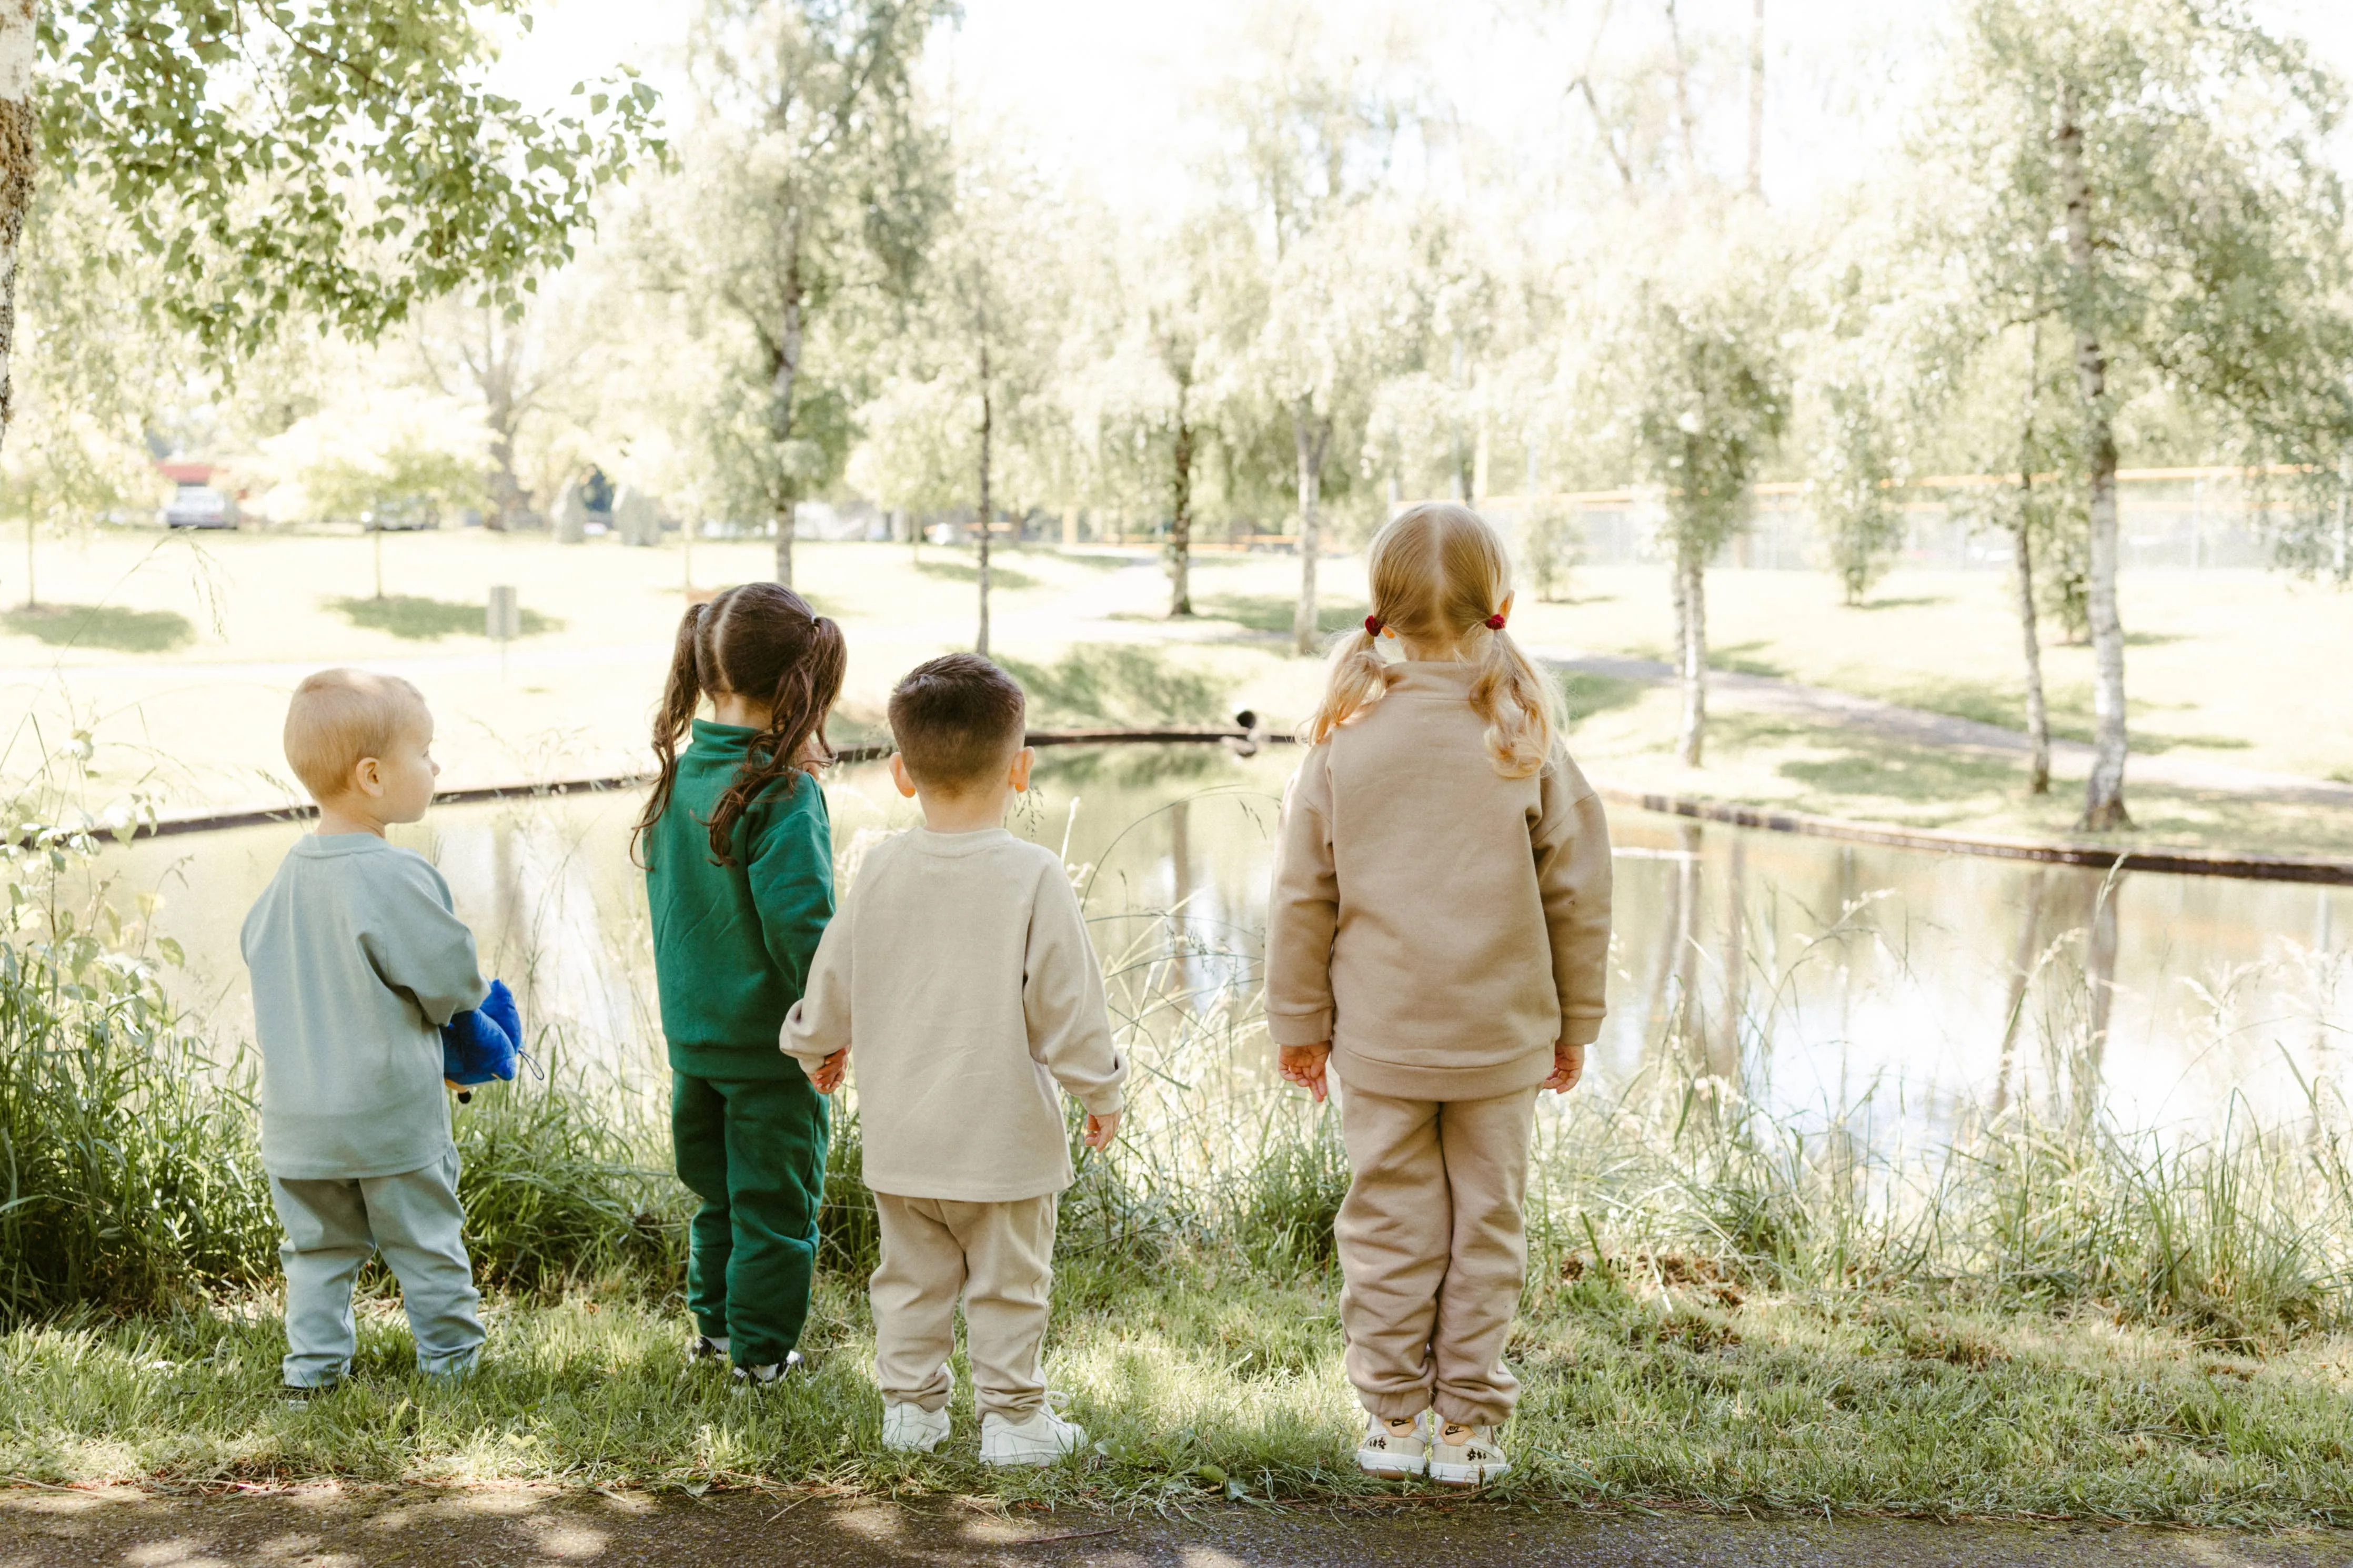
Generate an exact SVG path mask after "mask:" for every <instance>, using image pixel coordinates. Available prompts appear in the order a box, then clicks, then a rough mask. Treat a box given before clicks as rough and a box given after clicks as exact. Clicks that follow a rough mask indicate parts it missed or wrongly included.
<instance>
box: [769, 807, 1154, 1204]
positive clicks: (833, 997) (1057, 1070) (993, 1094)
mask: <svg viewBox="0 0 2353 1568" xmlns="http://www.w3.org/2000/svg"><path fill="white" fill-rule="evenodd" d="M780 1044H781V1046H782V1048H783V1049H784V1051H785V1053H786V1055H788V1056H791V1057H794V1058H797V1059H798V1060H799V1061H800V1063H801V1064H802V1066H803V1067H805V1068H809V1069H811V1070H814V1069H815V1068H817V1066H818V1064H819V1063H820V1062H822V1061H824V1060H825V1058H828V1057H829V1056H831V1055H832V1054H833V1053H834V1052H835V1051H837V1050H839V1049H840V1048H842V1047H845V1046H847V1047H849V1069H850V1071H851V1072H852V1073H853V1074H854V1075H855V1076H856V1079H857V1082H858V1125H859V1132H860V1137H861V1139H862V1140H863V1142H864V1144H865V1157H866V1164H865V1171H864V1175H865V1179H866V1184H867V1185H868V1186H869V1187H871V1188H872V1189H873V1190H874V1191H876V1192H878V1193H891V1194H895V1195H897V1196H899V1197H902V1198H950V1199H955V1200H958V1201H961V1202H965V1203H1004V1202H1008V1201H1010V1200H1013V1199H1016V1198H1034V1197H1038V1196H1040V1195H1042V1194H1047V1193H1058V1192H1060V1191H1061V1190H1062V1189H1063V1188H1064V1187H1067V1186H1069V1185H1070V1184H1071V1153H1070V1141H1069V1138H1068V1135H1067V1133H1066V1131H1065V1130H1064V1127H1063V1122H1062V1107H1061V1101H1060V1100H1059V1099H1058V1098H1057V1097H1056V1094H1055V1086H1056V1085H1057V1084H1060V1086H1061V1087H1062V1088H1063V1089H1067V1090H1069V1091H1070V1093H1071V1098H1072V1099H1074V1100H1078V1101H1079V1102H1080V1103H1081V1104H1082V1105H1084V1106H1085V1107H1086V1108H1087V1110H1090V1111H1092V1112H1094V1113H1097V1114H1103V1113H1106V1112H1109V1111H1114V1110H1119V1109H1120V1104H1121V1100H1120V1085H1121V1083H1122V1082H1123V1081H1124V1079H1126V1077H1127V1064H1126V1063H1125V1062H1124V1061H1123V1060H1122V1059H1121V1058H1120V1054H1119V1052H1118V1050H1117V1049H1116V1048H1115V1047H1113V1044H1112V1038H1111V1022H1110V1017H1109V1015H1108V1014H1107V1012H1106V1010H1105V1007H1104V1005H1103V971H1102V970H1101V968H1100V967H1098V966H1097V964H1096V963H1095V953H1094V947H1093V944H1092V943H1091V942H1088V940H1087V927H1086V920H1085V918H1084V916H1082V914H1081V913H1080V911H1079V900H1078V898H1077V896H1076V895H1075V894H1073V893H1072V892H1071V879H1070V877H1069V875H1068V874H1067V873H1066V872H1065V871H1064V870H1063V869H1062V862H1061V860H1060V858H1059V857H1057V856H1056V855H1055V854H1054V852H1053V851H1052V850H1050V849H1047V848H1044V847H1040V846H1039V845H1035V844H1030V843H1027V842H1024V841H1023V840H1021V839H1018V838H1016V837H1013V835H1011V834H1010V833H1008V832H1007V831H1005V829H1003V828H1001V827H992V828H988V829H986V830H984V831H982V832H978V833H934V832H932V831H930V830H929V829H927V828H920V827H919V828H916V829H914V830H913V832H909V833H902V834H901V835H899V836H898V837H895V838H891V839H887V840H885V841H884V842H882V843H881V844H878V845H876V846H875V847H873V848H872V849H871V850H869V851H868V852H867V855H866V859H865V863H864V864H863V865H862V866H860V868H859V872H858V879H857V881H856V882H855V883H853V884H852V885H851V887H850V889H849V897H848V898H846V899H844V900H842V903H841V908H840V909H839V910H838V911H837V912H836V913H835V915H834V917H833V923H832V924H830V925H828V926H827V927H826V928H825V938H824V940H823V941H822V942H818V949H817V957H816V959H815V960H814V961H813V962H812V963H811V964H810V966H809V983H808V992H807V994H806V995H805V996H803V997H802V998H801V1000H800V1001H799V1002H797V1003H796V1004H794V1005H793V1010H792V1013H791V1015H790V1016H787V1017H786V1020H785V1028H784V1035H783V1038H782V1040H781V1042H780Z"/></svg>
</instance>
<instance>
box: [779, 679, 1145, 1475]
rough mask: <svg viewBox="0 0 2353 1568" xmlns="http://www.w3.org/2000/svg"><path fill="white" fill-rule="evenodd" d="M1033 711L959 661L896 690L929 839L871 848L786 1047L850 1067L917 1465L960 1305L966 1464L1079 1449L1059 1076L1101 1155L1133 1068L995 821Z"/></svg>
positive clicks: (890, 1396) (910, 791)
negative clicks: (1063, 1279)
mask: <svg viewBox="0 0 2353 1568" xmlns="http://www.w3.org/2000/svg"><path fill="white" fill-rule="evenodd" d="M1023 710H1024V701H1023V697H1022V692H1021V688H1020V686H1019V685H1018V683H1017V682H1016V681H1015V680H1014V679H1012V677H1010V676H1008V675H1007V674H1006V673H1005V672H1004V671H1003V670H1001V669H999V668H997V666H995V665H993V664H991V663H989V662H988V661H987V659H985V658H977V657H976V656H975V655H972V654H951V655H949V656H947V657H946V658H935V659H934V660H932V661H931V662H930V663H928V664H924V665H922V666H919V667H918V668H916V669H914V670H913V672H911V673H910V674H909V675H908V676H907V678H906V679H903V680H902V681H901V682H900V683H899V686H898V689H896V690H894V691H893V692H892V695H891V708H890V713H891V730H892V735H893V737H894V738H895V739H896V741H897V742H898V752H897V754H896V755H895V756H893V757H892V759H891V767H892V776H893V778H894V779H895V780H896V782H897V784H898V786H899V789H900V791H901V793H902V794H904V795H913V796H914V797H915V798H916V799H918V800H919V801H921V802H922V803H923V826H922V827H920V828H916V829H914V830H913V831H911V832H907V833H902V834H901V835H899V836H898V837H895V838H892V839H890V840H887V841H886V842H884V843H882V844H880V845H878V846H876V847H874V848H872V849H871V850H870V851H868V853H867V856H866V858H865V861H864V863H863V865H862V866H861V867H860V869H859V873H858V879H857V881H856V883H855V885H854V886H853V887H852V888H851V889H850V891H849V896H848V897H847V898H846V899H844V900H842V904H841V907H840V909H839V911H838V912H837V913H836V914H835V915H834V917H833V923H832V924H831V925H829V926H828V927H827V928H826V932H825V938H824V940H823V941H822V942H820V943H819V944H818V951H817V958H816V960H815V962H814V963H812V965H811V967H810V971H809V983H808V991H807V995H806V996H804V997H803V999H802V1000H801V1001H800V1002H799V1003H798V1004H797V1005H795V1006H794V1008H793V1011H792V1014H791V1016H790V1017H789V1018H788V1019H787V1020H786V1025H785V1030H784V1038H783V1042H782V1043H783V1048H784V1049H785V1051H786V1053H787V1054H789V1055H791V1056H793V1057H794V1058H797V1059H798V1060H799V1062H800V1063H801V1066H802V1067H803V1068H804V1069H805V1070H807V1073H808V1075H809V1079H810V1081H811V1082H813V1083H815V1084H816V1085H817V1087H818V1089H822V1090H824V1091H826V1092H828V1093H830V1092H832V1091H833V1089H836V1088H837V1087H839V1084H840V1082H841V1080H842V1076H843V1073H844V1071H845V1069H846V1067H847V1065H848V1062H849V1058H851V1057H852V1056H854V1057H855V1058H856V1061H857V1064H858V1097H859V1127H860V1133H861V1135H862V1137H863V1139H864V1144H865V1170H864V1176H865V1180H866V1184H867V1186H868V1187H870V1188H871V1189H872V1191H873V1193H874V1202H875V1207H876V1210H877V1212H878V1214H879V1215H880V1217H881V1232H882V1258H881V1266H880V1267H878V1268H876V1269H875V1271H874V1276H873V1279H871V1281H870V1284H869V1298H870V1300H871V1302H872V1305H873V1310H874V1360H875V1373H876V1377H877V1381H878V1382H879V1383H880V1384H881V1389H882V1398H883V1408H882V1441H883V1444H884V1446H885V1447H892V1448H899V1449H913V1450H919V1451H922V1452H925V1453H928V1452H930V1451H931V1450H932V1449H933V1448H934V1447H936V1446H937V1445H938V1443H939V1441H940V1439H941V1438H943V1437H944V1436H947V1433H948V1410H947V1405H948V1396H949V1394H950V1393H951V1392H952V1390H953V1387H954V1384H953V1380H952V1378H951V1375H950V1373H949V1370H948V1361H949V1358H950V1357H951V1356H952V1355H953V1354H954V1353H955V1303H956V1296H957V1293H958V1292H959V1291H961V1292H962V1293H963V1296H964V1312H965V1344H966V1350H967V1351H968V1352H969V1355H970V1359H971V1363H972V1373H973V1385H974V1392H975V1394H976V1404H977V1405H978V1406H979V1409H980V1416H981V1442H980V1457H981V1458H982V1460H983V1461H984V1462H986V1463H989V1464H999V1465H1011V1464H1049V1463H1051V1462H1052V1461H1054V1460H1055V1459H1057V1458H1060V1457H1062V1456H1063V1455H1065V1454H1070V1453H1074V1452H1076V1451H1077V1450H1078V1449H1079V1448H1081V1447H1082V1446H1083V1445H1084V1444H1085V1442H1086V1433H1085V1431H1084V1430H1083V1429H1082V1428H1081V1427H1079V1426H1074V1425H1072V1424H1071V1422H1068V1421H1065V1420H1063V1419H1062V1418H1061V1416H1060V1415H1059V1414H1058V1413H1057V1412H1055V1411H1054V1410H1053V1409H1052V1408H1050V1406H1049V1405H1048V1403H1047V1392H1046V1384H1045V1379H1044V1375H1043V1373H1042V1372H1041V1370H1040V1367H1039V1348H1040V1345H1041V1344H1042V1342H1043V1341H1044V1339H1045V1333H1046V1310H1047V1297H1048V1291H1049V1289H1050V1286H1051V1283H1052V1279H1053V1256H1054V1207H1055V1198H1056V1195H1057V1194H1060V1192H1061V1191H1062V1189H1064V1188H1065V1187H1067V1186H1069V1185H1070V1184H1071V1157H1070V1145H1069V1141H1068V1137H1067V1135H1066V1133H1065V1131H1064V1129H1063V1122H1062V1110H1061V1102H1060V1098H1059V1096H1058V1094H1057V1092H1056V1086H1057V1085H1060V1089H1063V1090H1066V1091H1068V1092H1069V1093H1070V1094H1071V1097H1072V1098H1074V1099H1076V1100H1078V1101H1079V1102H1080V1103H1081V1104H1082V1105H1083V1106H1085V1107H1086V1110H1087V1121H1086V1140H1087V1142H1088V1143H1089V1145H1090V1146H1092V1147H1093V1148H1096V1149H1101V1148H1103V1147H1105V1146H1107V1145H1108V1144H1109V1143H1110V1142H1111V1139H1112V1135H1113V1131H1114V1129H1115V1128H1116V1127H1117V1126H1118V1124H1119V1114H1120V1109H1121V1098H1120V1085H1121V1083H1122V1082H1123V1081H1124V1079H1125V1078H1126V1076H1127V1065H1126V1063H1125V1062H1124V1061H1123V1060H1122V1059H1121V1058H1120V1054H1119V1052H1118V1050H1117V1049H1116V1048H1114V1047H1113V1044H1112V1037H1111V1027H1110V1022H1109V1018H1108V1016H1107V1014H1106V1012H1105V1009H1104V1005H1103V974H1102V971H1101V970H1100V969H1099V968H1098V967H1097V965H1096V963H1095V954H1094V949H1093V946H1092V943H1090V942H1088V940H1087V931H1086V922H1085V920H1084V917H1083V916H1082V914H1081V913H1080V910H1079V903H1078V899H1077V898H1076V896H1075V895H1074V894H1073V893H1072V892H1071V882H1070V878H1069V875H1068V874H1067V873H1066V872H1065V871H1064V869H1063V868H1062V862H1061V860H1060V858H1059V857H1058V856H1056V855H1055V854H1054V853H1053V852H1052V851H1051V850H1049V849H1046V848H1043V847H1039V846H1038V845H1035V844H1029V843H1026V842H1024V841H1023V840H1021V839H1018V838H1016V837H1013V835H1011V834H1010V833H1008V832H1007V831H1006V830H1005V828H1004V826H1002V824H1003V822H1004V817H1005V810H1006V807H1007V805H1008V804H1010V802H1011V801H1012V798H1013V796H1014V795H1015V794H1016V793H1018V792H1019V791H1021V790H1025V789H1027V788H1028V787H1029V766H1030V762H1031V760H1032V757H1033V755H1034V753H1032V752H1030V751H1029V748H1027V747H1026V746H1024V745H1023V744H1022V743H1021V738H1022V719H1023Z"/></svg>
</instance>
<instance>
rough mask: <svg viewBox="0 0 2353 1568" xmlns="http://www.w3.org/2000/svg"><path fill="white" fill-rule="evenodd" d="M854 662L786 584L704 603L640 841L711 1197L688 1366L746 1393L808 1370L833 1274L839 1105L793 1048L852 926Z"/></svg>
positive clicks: (669, 1008) (700, 1215) (690, 1266)
mask: <svg viewBox="0 0 2353 1568" xmlns="http://www.w3.org/2000/svg"><path fill="white" fill-rule="evenodd" d="M847 658H848V652H847V649H846V648H845V647H844V646H843V643H842V637H841V627H840V626H839V625H837V624H836V623H835V622H833V621H830V620H828V619H827V618H826V617H825V616H819V615H817V614H815V613H814V612H812V611H811V610H810V609H809V607H808V605H807V602H806V601H804V600H803V599H802V598H801V596H800V595H797V594H796V593H794V592H793V591H792V590H791V589H790V588H786V587H781V586H779V585H777V584H774V583H747V584H744V585H743V586H741V587H738V588H730V589H728V590H727V591H726V592H725V593H723V594H721V595H718V596H717V597H715V598H713V599H712V601H711V602H710V603H709V604H708V605H695V606H693V607H692V608H691V609H689V610H688V611H687V613H686V616H685V617H684V618H683V619H682V620H681V621H680V622H679V626H678V644H677V649H676V652H675V653H674V654H673V656H672V658H671V659H670V679H669V682H668V685H667V686H666V688H665V689H664V690H663V693H662V702H661V710H660V712H659V715H658V716H657V717H656V718H655V720H654V756H655V758H656V760H657V761H658V762H659V773H657V775H656V777H655V780H654V787H653V793H652V795H650V796H649V798H648V799H647V801H646V808H645V813H644V815H643V816H640V817H639V818H638V826H637V833H636V836H635V838H634V840H633V848H634V850H635V852H636V854H637V856H638V861H639V863H640V864H641V865H643V866H644V867H645V868H646V892H647V897H648V900H649V903H650V904H651V906H652V910H653V934H654V971H655V976H656V980H657V983H658V988H659V992H660V997H661V1020H662V1033H663V1034H664V1035H665V1036H666V1037H668V1038H669V1042H670V1073H671V1098H670V1132H671V1137H672V1140H673V1142H674V1143H675V1145H676V1150H677V1160H678V1173H679V1178H680V1179H681V1181H683V1182H685V1184H687V1185H688V1186H689V1187H690V1188H691V1189H692V1190H693V1192H694V1194H695V1195H696V1196H697V1197H699V1198H701V1199H702V1207H701V1208H700V1209H699V1210H697V1211H696V1213H695V1215H694V1221H693V1226H692V1228H691V1231H690V1233H689V1243H688V1252H687V1272H686V1279H687V1305H688V1307H689V1309H690V1310H691V1311H692V1312H693V1314H694V1318H695V1333H694V1336H693V1338H692V1339H691V1341H690V1342H689V1344H688V1347H687V1352H686V1354H687V1361H688V1362H689V1363H690V1364H691V1363H712V1364H714V1365H715V1364H716V1363H718V1362H719V1361H720V1360H722V1359H723V1358H724V1359H727V1360H732V1361H733V1363H734V1366H733V1373H732V1375H733V1379H734V1381H735V1383H736V1384H737V1385H738V1386H740V1387H750V1388H759V1387H764V1386H765V1385H767V1384H772V1383H775V1382H776V1381H777V1380H778V1379H779V1378H781V1377H783V1376H784V1375H785V1374H786V1373H787V1372H789V1371H791V1370H792V1369H793V1368H794V1367H796V1366H797V1365H798V1364H799V1363H800V1353H799V1352H798V1351H797V1349H796V1348H795V1347H796V1346H797V1345H798V1343H799V1342H800V1337H801V1330H802V1327H803V1326H804V1324H805V1323H806V1322H807V1318H808V1302H809V1284H810V1279H811V1277H812V1275H813V1273H814V1272H815V1268H816V1263H817V1243H818V1234H817V1216H818V1204H819V1203H820V1201H821V1200H822V1199H823V1196H824V1192H825V1153H826V1140H827V1136H828V1131H829V1129H828V1121H827V1113H826V1101H825V1097H824V1096H822V1095H820V1094H818V1092H817V1090H816V1089H813V1088H811V1087H810V1085H809V1081H808V1078H807V1075H806V1074H804V1073H803V1072H802V1071H801V1069H800V1068H799V1066H798V1064H797V1063H796V1062H795V1061H794V1060H793V1059H792V1058H790V1057H787V1056H785V1055H783V1054H781V1053H780V1052H779V1051H778V1050H777V1048H776V1041H777V1037H778V1035H779V1033H780V1031H781V1029H782V1027H783V1025H784V1022H785V1015H786V1013H788V1012H790V1011H791V1010H792V1005H793V1004H794V1003H796V1002H797V1001H799V1000H800V998H801V992H802V991H803V989H804V988H805V987H806V985H807V980H808V972H809V961H810V959H811V958H812V957H813V956H814V955H815V954H816V952H817V944H818V938H819V937H820V936H822V935H824V934H825V927H826V922H827V921H829V920H831V919H832V918H833V828H832V823H831V819H830V818H829V817H828V816H827V813H826V805H825V791H824V790H823V789H822V788H820V787H819V786H818V782H817V778H816V776H815V775H816V773H817V772H818V769H819V768H821V767H823V766H824V765H825V764H826V763H829V762H831V761H832V760H833V752H832V751H831V749H830V748H829V747H828V745H827V743H826V739H825V721H826V716H827V715H828V713H829V712H830V711H831V710H832V708H833V704H834V700H835V699H837V698H838V697H839V696H840V694H841V678H842V671H843V668H844V666H845V664H846V662H847ZM706 701H707V702H708V703H709V704H710V707H711V717H710V718H708V719H705V718H702V716H701V715H702V707H703V704H704V703H705V702H706ZM681 737H685V738H687V739H688V744H687V747H686V749H685V751H683V752H681V751H680V750H679V745H678V743H679V741H680V740H681Z"/></svg>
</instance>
